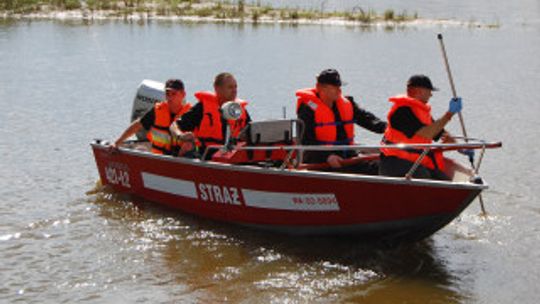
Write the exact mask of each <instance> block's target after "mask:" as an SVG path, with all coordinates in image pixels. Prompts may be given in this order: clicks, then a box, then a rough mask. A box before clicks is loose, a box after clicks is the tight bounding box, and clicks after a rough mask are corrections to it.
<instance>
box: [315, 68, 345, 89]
mask: <svg viewBox="0 0 540 304" xmlns="http://www.w3.org/2000/svg"><path fill="white" fill-rule="evenodd" d="M317 83H320V84H331V85H335V86H338V87H340V86H342V85H346V84H347V83H346V82H342V81H341V77H340V76H339V73H338V71H336V70H334V69H326V70H324V71H322V72H320V73H319V75H317Z"/></svg>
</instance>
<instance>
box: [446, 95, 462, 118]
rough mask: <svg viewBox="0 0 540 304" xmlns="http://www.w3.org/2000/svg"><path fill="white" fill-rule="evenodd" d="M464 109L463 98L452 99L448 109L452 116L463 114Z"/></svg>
mask: <svg viewBox="0 0 540 304" xmlns="http://www.w3.org/2000/svg"><path fill="white" fill-rule="evenodd" d="M462 107H463V106H462V105H461V97H456V98H452V99H450V105H449V107H448V112H450V113H452V114H456V113H459V112H461V108H462Z"/></svg>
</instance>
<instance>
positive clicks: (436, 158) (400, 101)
mask: <svg viewBox="0 0 540 304" xmlns="http://www.w3.org/2000/svg"><path fill="white" fill-rule="evenodd" d="M389 101H390V102H392V103H393V106H392V108H391V109H390V111H389V112H388V125H387V127H386V130H385V132H384V138H383V143H382V144H383V145H384V144H401V143H403V144H430V143H432V142H433V140H432V139H431V138H425V137H422V136H420V135H414V136H413V137H411V138H409V137H407V135H405V134H404V133H403V132H401V131H399V130H396V129H394V128H392V123H391V118H392V115H394V113H395V112H396V110H397V109H399V108H400V107H409V108H411V110H412V112H413V114H414V116H416V118H418V120H420V122H421V123H423V124H424V125H430V124H431V123H432V122H433V118H432V117H431V106H430V105H428V104H425V103H423V102H421V101H419V100H416V99H414V98H411V97H408V96H405V95H399V96H394V97H391V98H390V99H389ZM381 152H382V153H383V154H384V155H386V156H395V157H399V158H401V159H405V160H408V161H410V162H413V163H414V162H416V160H417V159H418V157H419V156H420V154H421V153H422V150H421V149H387V148H382V149H381ZM421 165H422V166H424V167H426V168H428V169H431V170H434V169H439V170H443V169H444V162H443V156H442V152H441V151H433V152H429V153H428V154H427V155H426V157H424V158H423V159H422V161H421Z"/></svg>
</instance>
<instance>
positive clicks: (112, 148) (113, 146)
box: [107, 142, 120, 154]
mask: <svg viewBox="0 0 540 304" xmlns="http://www.w3.org/2000/svg"><path fill="white" fill-rule="evenodd" d="M119 145H120V144H119V143H117V142H114V143H112V144H110V145H109V148H108V149H107V151H108V152H109V153H111V154H114V153H117V152H118V146H119Z"/></svg>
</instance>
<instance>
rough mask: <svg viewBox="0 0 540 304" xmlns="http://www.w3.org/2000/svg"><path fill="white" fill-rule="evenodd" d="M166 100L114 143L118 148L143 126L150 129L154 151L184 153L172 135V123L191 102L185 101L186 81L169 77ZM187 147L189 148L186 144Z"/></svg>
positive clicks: (149, 137) (136, 122)
mask: <svg viewBox="0 0 540 304" xmlns="http://www.w3.org/2000/svg"><path fill="white" fill-rule="evenodd" d="M165 95H166V98H167V99H166V100H165V101H162V102H158V103H156V104H155V105H154V106H153V107H152V108H151V109H150V110H148V112H146V113H145V114H144V115H143V116H142V117H141V118H139V119H137V120H135V121H133V123H132V124H131V125H130V126H129V127H128V128H127V129H126V130H125V131H124V133H122V135H120V137H119V138H118V139H117V140H116V141H115V142H114V144H112V145H111V146H112V149H116V148H117V147H118V146H120V144H122V142H124V140H126V139H127V138H129V137H131V136H132V135H134V134H135V133H137V132H138V131H139V130H141V129H142V128H145V129H147V130H148V133H147V137H148V140H149V141H150V143H151V144H152V153H156V154H165V155H183V154H184V153H185V152H186V151H179V150H180V145H179V143H178V142H177V141H176V138H173V137H171V134H170V132H169V127H170V125H171V124H172V123H173V122H174V121H175V120H176V119H178V118H179V117H180V116H182V115H183V114H184V113H186V112H187V111H188V110H189V109H190V108H191V104H189V103H184V98H185V97H186V92H185V90H184V83H183V82H182V81H181V80H179V79H169V80H167V82H166V83H165ZM185 148H189V147H188V146H186V147H185Z"/></svg>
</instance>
